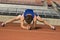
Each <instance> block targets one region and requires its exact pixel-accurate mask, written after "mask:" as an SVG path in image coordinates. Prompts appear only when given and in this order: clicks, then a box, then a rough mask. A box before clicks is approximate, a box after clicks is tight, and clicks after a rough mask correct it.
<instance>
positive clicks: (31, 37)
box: [0, 23, 60, 40]
mask: <svg viewBox="0 0 60 40" xmlns="http://www.w3.org/2000/svg"><path fill="white" fill-rule="evenodd" d="M0 24H1V23H0ZM0 40H60V26H56V30H51V29H50V27H49V26H46V25H41V24H37V29H33V30H24V29H22V28H21V27H20V25H19V24H17V23H9V24H7V25H6V26H5V27H1V25H0Z"/></svg>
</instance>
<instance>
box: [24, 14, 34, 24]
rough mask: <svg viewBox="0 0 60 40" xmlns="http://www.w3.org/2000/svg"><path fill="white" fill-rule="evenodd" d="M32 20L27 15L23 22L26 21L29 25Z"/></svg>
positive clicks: (30, 16)
mask: <svg viewBox="0 0 60 40" xmlns="http://www.w3.org/2000/svg"><path fill="white" fill-rule="evenodd" d="M32 20H33V17H32V15H27V16H26V17H25V21H26V22H27V23H28V24H30V23H31V22H32Z"/></svg>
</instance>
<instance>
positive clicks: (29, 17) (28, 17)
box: [1, 9, 55, 30]
mask: <svg viewBox="0 0 60 40" xmlns="http://www.w3.org/2000/svg"><path fill="white" fill-rule="evenodd" d="M15 20H20V23H21V28H23V29H28V30H29V29H32V28H35V27H36V22H37V21H39V22H43V23H44V24H46V25H48V26H50V28H51V29H53V30H55V27H54V26H52V25H50V24H49V23H47V22H46V21H45V20H43V19H42V18H41V17H40V16H38V15H37V14H35V13H34V11H33V10H32V9H26V10H25V12H24V14H22V15H18V16H17V17H15V18H13V19H10V20H8V21H6V22H3V23H2V24H1V25H2V26H3V27H4V26H5V25H6V24H7V23H10V22H12V21H15ZM25 22H26V23H25ZM32 22H33V26H31V25H30V24H31V23H32ZM24 23H25V24H26V25H25V24H24Z"/></svg>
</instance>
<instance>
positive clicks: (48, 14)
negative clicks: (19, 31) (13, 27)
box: [0, 0, 60, 25]
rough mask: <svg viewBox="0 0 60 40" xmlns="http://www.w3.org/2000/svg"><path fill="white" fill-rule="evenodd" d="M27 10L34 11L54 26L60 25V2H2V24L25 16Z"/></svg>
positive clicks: (31, 0)
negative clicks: (16, 17)
mask: <svg viewBox="0 0 60 40" xmlns="http://www.w3.org/2000/svg"><path fill="white" fill-rule="evenodd" d="M25 9H33V10H34V13H37V14H38V15H39V16H40V17H42V18H43V19H45V20H46V21H47V22H49V23H50V24H52V25H60V0H0V22H5V21H7V20H9V19H12V18H14V17H15V16H17V15H21V14H23V13H24V11H25ZM15 23H19V21H15ZM37 24H42V23H40V22H37Z"/></svg>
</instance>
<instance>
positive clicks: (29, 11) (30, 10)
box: [24, 9, 34, 17]
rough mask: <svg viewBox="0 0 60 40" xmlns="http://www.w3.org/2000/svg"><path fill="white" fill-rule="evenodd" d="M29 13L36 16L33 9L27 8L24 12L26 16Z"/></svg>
mask: <svg viewBox="0 0 60 40" xmlns="http://www.w3.org/2000/svg"><path fill="white" fill-rule="evenodd" d="M27 14H31V15H32V17H34V12H33V10H32V9H26V10H25V12H24V17H25V16H26V15H27Z"/></svg>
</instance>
